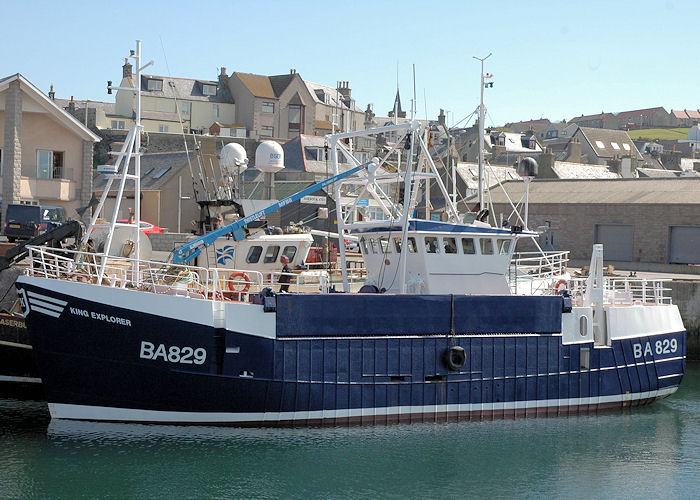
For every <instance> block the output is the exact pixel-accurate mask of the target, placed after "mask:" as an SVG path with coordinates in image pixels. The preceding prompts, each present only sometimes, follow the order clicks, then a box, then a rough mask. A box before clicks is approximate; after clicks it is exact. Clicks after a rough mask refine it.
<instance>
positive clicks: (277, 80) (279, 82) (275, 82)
mask: <svg viewBox="0 0 700 500" xmlns="http://www.w3.org/2000/svg"><path fill="white" fill-rule="evenodd" d="M295 76H296V73H291V74H289V75H276V76H271V77H269V78H270V85H272V91H273V92H274V93H275V96H276V97H279V96H281V95H282V92H284V89H286V88H287V87H289V84H290V83H292V80H294V77H295Z"/></svg>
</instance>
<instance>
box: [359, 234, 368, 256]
mask: <svg viewBox="0 0 700 500" xmlns="http://www.w3.org/2000/svg"><path fill="white" fill-rule="evenodd" d="M360 249H362V253H363V254H365V255H367V254H368V253H369V250H368V248H367V241H366V240H365V239H364V238H360Z"/></svg>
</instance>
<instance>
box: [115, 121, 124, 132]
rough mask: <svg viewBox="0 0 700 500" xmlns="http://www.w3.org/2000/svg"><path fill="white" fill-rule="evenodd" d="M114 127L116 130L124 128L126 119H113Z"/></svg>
mask: <svg viewBox="0 0 700 500" xmlns="http://www.w3.org/2000/svg"><path fill="white" fill-rule="evenodd" d="M112 128H113V129H115V130H124V129H125V128H126V122H125V121H124V120H112Z"/></svg>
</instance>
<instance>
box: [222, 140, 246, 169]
mask: <svg viewBox="0 0 700 500" xmlns="http://www.w3.org/2000/svg"><path fill="white" fill-rule="evenodd" d="M219 165H220V166H221V170H222V171H229V172H243V171H244V170H245V169H246V168H248V154H247V153H246V152H245V148H244V147H243V146H241V145H240V144H238V143H237V142H230V143H228V144H226V145H225V146H224V147H223V148H221V154H220V155H219Z"/></svg>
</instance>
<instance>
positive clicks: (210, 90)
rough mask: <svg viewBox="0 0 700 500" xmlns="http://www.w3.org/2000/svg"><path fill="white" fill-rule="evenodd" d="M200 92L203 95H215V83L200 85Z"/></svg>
mask: <svg viewBox="0 0 700 500" xmlns="http://www.w3.org/2000/svg"><path fill="white" fill-rule="evenodd" d="M202 94H204V95H216V85H207V84H204V85H202Z"/></svg>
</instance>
